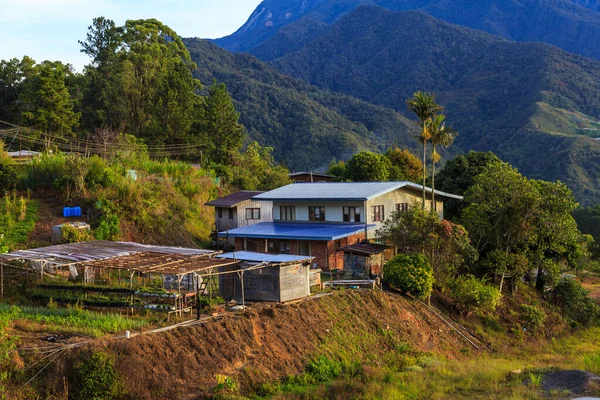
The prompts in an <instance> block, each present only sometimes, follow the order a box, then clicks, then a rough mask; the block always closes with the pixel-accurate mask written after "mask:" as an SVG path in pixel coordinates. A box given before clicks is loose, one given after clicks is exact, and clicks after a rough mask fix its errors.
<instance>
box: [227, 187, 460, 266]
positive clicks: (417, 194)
mask: <svg viewBox="0 0 600 400" xmlns="http://www.w3.org/2000/svg"><path fill="white" fill-rule="evenodd" d="M422 189H423V187H422V186H421V185H418V184H415V183H412V182H363V183H345V182H344V183H334V182H330V183H302V184H291V185H287V186H284V187H281V188H279V189H275V190H272V191H270V192H266V193H262V194H259V195H256V196H254V197H253V198H252V201H255V202H267V203H268V204H269V207H271V209H272V213H273V215H272V217H273V220H272V221H270V222H261V223H258V224H253V225H249V226H243V227H238V228H235V229H231V230H228V231H227V232H224V231H220V232H219V236H220V237H229V238H235V242H234V243H235V248H236V250H237V251H242V250H244V251H254V252H261V253H272V254H292V255H301V256H311V257H314V264H316V266H318V267H320V268H323V269H325V270H331V269H341V268H343V265H344V252H343V251H339V250H338V249H340V248H343V247H346V246H348V245H352V244H356V243H360V242H362V241H364V240H365V239H376V234H375V232H376V230H377V228H379V227H381V225H382V224H383V222H384V220H385V219H386V218H388V217H389V216H390V215H391V214H392V213H393V212H403V211H406V210H407V209H408V207H410V206H411V205H413V204H421V199H422ZM426 192H427V196H426V197H427V204H428V207H430V208H433V204H432V198H431V189H430V188H426ZM435 195H436V210H437V212H438V213H439V214H440V216H441V217H443V213H444V200H445V199H448V198H453V199H462V197H461V196H456V195H452V194H448V193H444V192H440V191H436V192H435Z"/></svg>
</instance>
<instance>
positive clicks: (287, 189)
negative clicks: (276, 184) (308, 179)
mask: <svg viewBox="0 0 600 400" xmlns="http://www.w3.org/2000/svg"><path fill="white" fill-rule="evenodd" d="M404 187H408V188H412V189H416V190H423V186H422V185H419V184H417V183H412V182H408V181H402V182H317V183H294V184H291V185H287V186H283V187H280V188H278V189H275V190H271V191H270V192H266V193H263V194H259V195H258V196H254V199H255V200H270V201H291V200H295V201H314V200H324V201H327V200H330V201H340V200H341V201H366V200H370V199H373V198H376V197H379V196H382V195H384V194H386V193H389V192H392V191H394V190H397V189H401V188H404ZM425 190H426V191H427V192H429V193H431V188H428V187H426V188H425ZM435 194H436V195H437V196H441V197H449V198H453V199H459V200H462V196H457V195H455V194H450V193H444V192H440V191H439V190H436V191H435Z"/></svg>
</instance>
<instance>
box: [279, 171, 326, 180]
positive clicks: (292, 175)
mask: <svg viewBox="0 0 600 400" xmlns="http://www.w3.org/2000/svg"><path fill="white" fill-rule="evenodd" d="M302 175H312V176H322V177H324V178H335V176H333V175H327V174H320V173H317V172H306V171H305V172H292V173H291V174H288V176H289V177H290V178H293V177H295V176H302Z"/></svg>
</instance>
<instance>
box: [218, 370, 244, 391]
mask: <svg viewBox="0 0 600 400" xmlns="http://www.w3.org/2000/svg"><path fill="white" fill-rule="evenodd" d="M215 378H216V379H217V386H215V388H214V389H213V392H215V393H220V394H225V393H236V392H237V391H238V390H239V384H238V383H237V382H236V380H235V379H233V378H232V377H230V376H227V375H220V374H217V375H215Z"/></svg>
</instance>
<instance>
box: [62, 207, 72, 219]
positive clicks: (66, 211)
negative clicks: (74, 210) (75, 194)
mask: <svg viewBox="0 0 600 400" xmlns="http://www.w3.org/2000/svg"><path fill="white" fill-rule="evenodd" d="M70 216H71V207H63V217H70Z"/></svg>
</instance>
